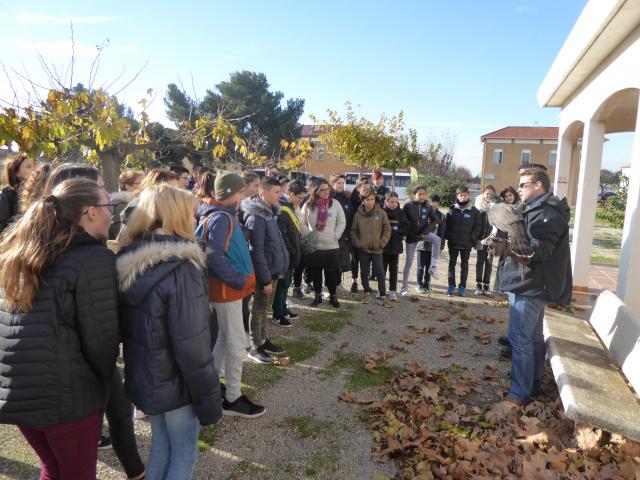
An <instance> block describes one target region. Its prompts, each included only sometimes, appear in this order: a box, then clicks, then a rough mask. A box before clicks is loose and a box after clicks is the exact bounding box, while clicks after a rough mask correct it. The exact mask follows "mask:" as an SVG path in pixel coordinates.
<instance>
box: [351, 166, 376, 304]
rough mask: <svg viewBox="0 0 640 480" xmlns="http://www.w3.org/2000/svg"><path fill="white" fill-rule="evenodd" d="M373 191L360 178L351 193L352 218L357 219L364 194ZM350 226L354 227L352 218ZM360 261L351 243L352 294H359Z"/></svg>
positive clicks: (365, 179) (367, 180)
mask: <svg viewBox="0 0 640 480" xmlns="http://www.w3.org/2000/svg"><path fill="white" fill-rule="evenodd" d="M369 190H371V184H370V183H369V179H368V178H367V177H360V178H359V179H358V181H357V182H356V188H355V189H354V190H353V191H352V192H351V198H350V199H349V205H350V209H351V215H352V217H355V215H356V212H357V211H358V208H360V205H362V194H364V193H365V192H368V191H369ZM350 225H353V218H351V223H350ZM349 237H351V227H349ZM359 266H360V261H359V260H358V249H357V248H356V247H355V246H354V245H353V242H351V280H352V281H351V293H358V269H359Z"/></svg>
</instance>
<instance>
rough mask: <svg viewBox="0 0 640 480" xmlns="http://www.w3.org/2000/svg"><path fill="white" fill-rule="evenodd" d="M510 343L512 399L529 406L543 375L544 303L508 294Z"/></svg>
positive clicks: (510, 390) (510, 393)
mask: <svg viewBox="0 0 640 480" xmlns="http://www.w3.org/2000/svg"><path fill="white" fill-rule="evenodd" d="M508 295H509V333H508V337H509V342H511V349H512V356H511V388H510V389H509V396H510V397H511V398H515V399H516V400H520V401H521V402H524V403H527V402H529V401H531V397H532V395H534V394H535V393H536V391H538V389H539V388H540V379H541V378H542V373H543V372H544V360H545V344H544V336H543V334H542V321H543V319H544V307H545V302H544V301H543V300H539V299H536V298H531V297H524V296H522V295H516V294H514V293H509V294H508Z"/></svg>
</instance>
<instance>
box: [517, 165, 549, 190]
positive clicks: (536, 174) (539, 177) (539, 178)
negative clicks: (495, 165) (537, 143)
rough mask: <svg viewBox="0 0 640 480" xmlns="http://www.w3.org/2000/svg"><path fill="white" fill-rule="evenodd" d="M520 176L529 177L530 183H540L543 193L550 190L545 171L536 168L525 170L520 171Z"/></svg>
mask: <svg viewBox="0 0 640 480" xmlns="http://www.w3.org/2000/svg"><path fill="white" fill-rule="evenodd" d="M520 176H522V177H524V176H530V177H531V181H532V182H540V183H542V188H544V191H545V192H548V191H549V190H551V181H550V180H549V175H547V172H546V171H542V170H540V169H538V168H536V167H534V168H525V169H522V170H520Z"/></svg>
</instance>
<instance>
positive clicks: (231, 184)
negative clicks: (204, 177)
mask: <svg viewBox="0 0 640 480" xmlns="http://www.w3.org/2000/svg"><path fill="white" fill-rule="evenodd" d="M245 186H246V185H245V183H244V180H243V179H242V177H241V176H240V175H238V174H237V173H233V172H227V171H224V170H223V171H221V172H219V173H218V175H216V181H215V183H214V190H215V192H216V200H226V199H227V198H229V197H232V196H233V195H235V194H236V193H238V192H239V191H240V190H242V189H243V188H244V187H245Z"/></svg>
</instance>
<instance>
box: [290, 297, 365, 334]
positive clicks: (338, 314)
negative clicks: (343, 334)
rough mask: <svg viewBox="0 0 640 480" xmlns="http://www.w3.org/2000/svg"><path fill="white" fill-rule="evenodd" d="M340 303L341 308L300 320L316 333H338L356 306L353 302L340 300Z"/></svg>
mask: <svg viewBox="0 0 640 480" xmlns="http://www.w3.org/2000/svg"><path fill="white" fill-rule="evenodd" d="M340 303H341V304H342V308H336V309H333V308H332V309H331V310H326V311H320V312H314V313H311V314H310V315H305V317H304V319H303V320H302V323H303V325H304V326H305V327H307V328H308V329H309V330H311V331H312V332H316V333H322V332H329V333H338V332H339V331H340V330H342V328H343V327H344V326H345V325H347V324H348V323H349V322H350V321H351V314H352V310H353V309H354V308H355V305H356V302H355V301H353V300H345V299H340Z"/></svg>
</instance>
